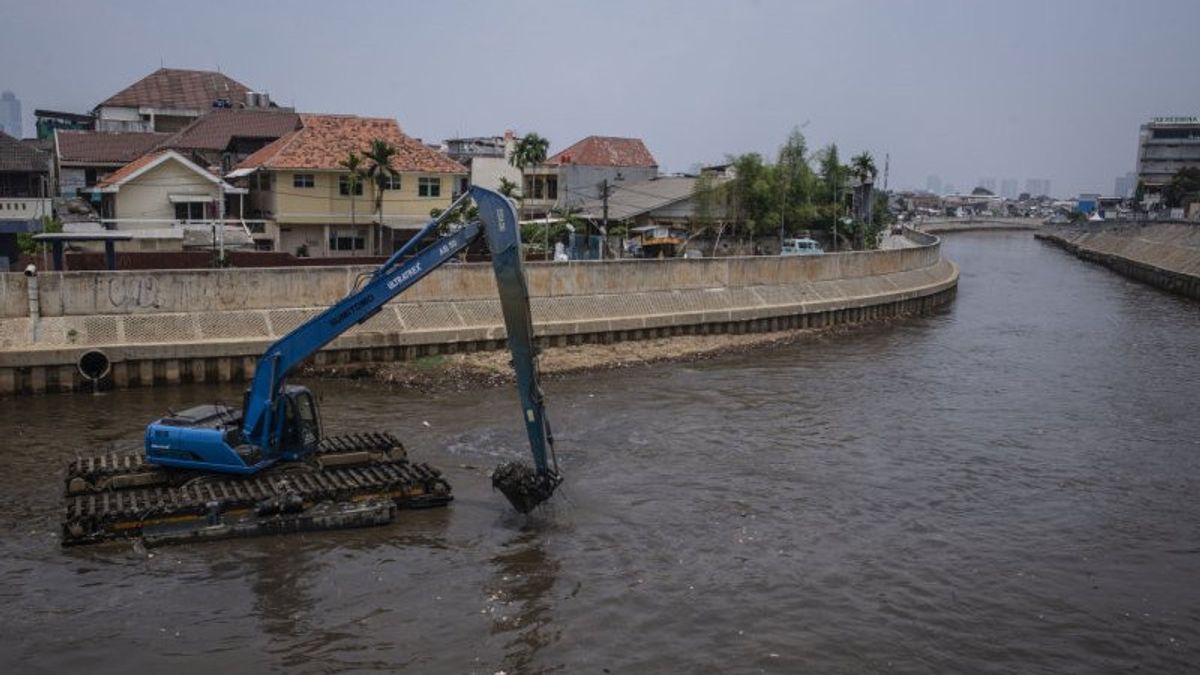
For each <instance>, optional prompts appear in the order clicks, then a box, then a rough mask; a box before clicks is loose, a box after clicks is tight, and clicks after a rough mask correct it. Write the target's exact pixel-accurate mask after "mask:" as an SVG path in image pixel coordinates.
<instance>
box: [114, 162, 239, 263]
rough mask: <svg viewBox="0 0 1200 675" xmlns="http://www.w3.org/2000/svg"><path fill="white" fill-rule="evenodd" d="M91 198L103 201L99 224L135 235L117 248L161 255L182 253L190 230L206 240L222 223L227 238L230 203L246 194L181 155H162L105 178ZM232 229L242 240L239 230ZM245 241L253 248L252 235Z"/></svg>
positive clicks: (136, 163)
mask: <svg viewBox="0 0 1200 675" xmlns="http://www.w3.org/2000/svg"><path fill="white" fill-rule="evenodd" d="M91 192H92V193H93V194H94V195H96V196H98V197H99V198H100V205H99V216H100V222H101V223H102V224H103V225H104V226H105V227H106V228H108V229H116V230H120V231H128V232H133V233H134V239H133V240H132V241H131V242H128V244H126V243H124V242H123V243H122V244H119V245H118V247H119V248H122V249H125V250H154V251H159V250H180V249H181V248H182V247H183V246H184V240H185V234H186V230H188V229H189V228H191V229H195V230H197V231H199V232H200V233H201V234H208V233H209V232H210V231H211V228H212V227H213V225H215V224H217V223H222V224H221V228H222V233H224V231H225V229H226V227H225V225H224V223H223V221H224V220H225V219H226V216H227V212H228V209H227V207H226V202H227V201H229V200H231V199H232V200H236V199H239V198H240V196H241V195H240V194H239V193H242V192H245V191H244V190H240V189H239V188H236V187H234V186H232V185H230V184H229V183H226V182H225V181H224V180H222V179H221V178H220V177H219V176H217V175H215V174H213V173H212V172H210V171H209V170H208V169H206V168H204V167H202V166H200V165H198V164H196V163H195V162H193V161H191V160H190V159H188V158H187V157H185V156H184V155H182V154H180V153H179V152H176V151H175V150H168V149H163V150H153V151H151V152H148V153H146V154H144V155H142V156H141V157H138V158H137V159H135V160H133V161H132V162H129V163H128V164H125V165H124V166H122V167H121V168H119V169H117V170H116V171H114V172H112V173H110V174H108V175H106V176H105V177H104V178H103V179H101V180H100V181H99V182H98V183H96V185H95V187H93V188H92V189H91ZM233 229H235V230H237V231H240V232H242V233H243V234H244V230H243V229H242V228H241V227H240V226H239V227H235V228H233ZM212 238H213V237H211V236H209V239H212ZM221 238H222V239H225V237H221ZM242 239H243V243H245V244H247V245H248V244H249V239H250V238H249V236H248V235H246V236H244V237H242Z"/></svg>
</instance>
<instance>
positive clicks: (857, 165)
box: [850, 150, 879, 246]
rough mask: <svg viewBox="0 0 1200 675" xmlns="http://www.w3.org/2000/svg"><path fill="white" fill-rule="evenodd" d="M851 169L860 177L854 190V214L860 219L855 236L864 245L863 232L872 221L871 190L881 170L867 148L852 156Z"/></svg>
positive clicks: (860, 244)
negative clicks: (876, 166)
mask: <svg viewBox="0 0 1200 675" xmlns="http://www.w3.org/2000/svg"><path fill="white" fill-rule="evenodd" d="M850 170H851V171H853V172H854V176H855V177H856V178H858V182H859V187H857V188H855V190H854V200H855V202H856V204H855V207H856V208H855V209H854V215H855V217H856V218H857V219H858V221H859V222H858V227H857V234H856V237H855V238H856V239H858V244H859V246H862V244H863V239H864V238H863V236H862V235H863V232H864V230H865V229H866V228H868V227H869V224H870V222H871V206H872V204H873V198H872V194H871V191H872V188H873V187H874V182H875V176H876V175H878V174H879V170H878V169H876V168H875V158H874V157H872V156H871V153H869V152H867V151H865V150H864V151H862V152H860V153H858V154H857V155H855V156H853V157H851V158H850Z"/></svg>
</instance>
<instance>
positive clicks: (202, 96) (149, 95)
mask: <svg viewBox="0 0 1200 675" xmlns="http://www.w3.org/2000/svg"><path fill="white" fill-rule="evenodd" d="M249 91H250V88H249V87H247V86H246V85H244V84H242V83H241V82H238V81H237V80H235V79H233V78H231V77H229V76H228V75H225V74H224V73H218V72H215V71H211V70H180V69H176V68H159V69H158V70H156V71H154V72H153V73H150V74H149V75H147V76H146V77H143V78H142V79H140V80H138V81H137V82H134V83H133V84H131V85H129V86H128V87H125V88H124V89H122V90H121V91H119V92H117V93H116V94H113V95H112V96H110V97H108V98H107V99H105V100H104V102H103V103H101V104H100V105H101V106H122V107H138V106H150V107H154V108H176V109H180V108H182V109H193V110H194V109H201V110H207V109H209V108H212V104H213V101H214V100H216V99H219V98H224V99H229V102H230V103H231V104H233V105H235V106H237V105H245V103H246V94H247V93H248V92H249Z"/></svg>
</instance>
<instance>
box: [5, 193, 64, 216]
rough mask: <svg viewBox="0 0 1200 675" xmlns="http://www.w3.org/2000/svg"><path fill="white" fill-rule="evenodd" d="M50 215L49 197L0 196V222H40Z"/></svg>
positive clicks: (51, 212) (52, 212)
mask: <svg viewBox="0 0 1200 675" xmlns="http://www.w3.org/2000/svg"><path fill="white" fill-rule="evenodd" d="M52 215H54V209H53V208H52V207H51V200H50V198H49V197H4V196H0V220H40V219H41V218H43V217H46V216H52Z"/></svg>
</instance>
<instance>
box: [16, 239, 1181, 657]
mask: <svg viewBox="0 0 1200 675" xmlns="http://www.w3.org/2000/svg"><path fill="white" fill-rule="evenodd" d="M945 252H946V254H947V256H948V257H950V258H951V259H953V260H954V261H955V262H957V263H958V264H959V265H960V266H961V268H962V278H961V281H960V287H959V294H958V298H957V300H956V301H955V302H954V303H953V305H952V306H951V307H950V308H949V309H947V310H945V311H944V312H942V313H940V314H937V315H935V316H931V317H926V318H919V319H910V320H905V321H902V322H897V323H894V324H891V325H887V326H876V327H870V328H863V329H859V330H855V331H852V332H850V333H847V334H839V335H828V336H825V337H820V338H814V339H811V340H805V341H801V342H799V343H798V344H793V345H789V346H786V347H780V348H777V349H772V350H765V351H756V352H750V353H744V354H737V355H730V356H725V357H721V358H717V359H713V360H709V361H703V362H699V363H686V364H684V363H680V364H667V365H658V366H653V367H648V368H644V369H627V370H620V371H609V372H602V373H597V374H585V375H574V376H570V377H568V378H566V379H560V380H554V381H551V382H548V383H547V384H546V387H545V389H546V390H547V395H548V397H549V404H550V412H551V415H552V420H553V422H554V424H555V430H556V432H557V436H558V447H559V454H560V459H561V462H562V466H563V470H564V472H565V474H566V476H567V481H566V483H565V484H564V486H563V488H562V489H561V491H560V493H559V495H558V496H556V498H555V499H554V500H553V501H552V503H551V506H550V507H548V508H546V509H544V510H542V511H540V512H538V513H537V514H535V515H534V516H532V517H530V518H525V517H521V516H517V515H516V514H514V513H512V512H511V510H510V509H509V508H508V506H507V503H506V502H505V501H504V499H503V498H502V497H501V496H500V495H499V494H498V493H493V492H491V490H490V488H489V487H488V483H487V478H486V470H487V468H488V467H490V466H492V465H494V464H496V463H497V462H499V461H500V460H504V459H510V458H516V457H519V456H521V455H522V454H523V452H524V450H523V447H522V446H523V438H522V435H523V431H522V429H521V426H520V423H519V419H520V417H519V410H518V407H517V403H516V397H515V394H514V393H513V392H512V391H510V390H509V389H507V388H504V389H484V390H477V391H469V392H446V393H442V394H438V395H434V396H426V395H420V394H416V393H413V392H405V391H394V390H389V389H388V388H387V387H385V386H383V385H379V384H368V383H358V382H348V381H329V380H325V381H315V382H311V383H309V384H310V385H311V386H313V387H314V388H315V389H317V390H319V392H320V394H321V396H322V399H323V400H322V406H323V416H324V418H325V421H326V425H327V427H329V429H330V430H331V431H332V432H335V433H336V432H340V431H351V430H355V429H359V428H364V427H365V428H376V429H386V430H390V431H393V432H395V433H396V434H397V435H399V436H401V437H402V438H404V439H405V440H406V444H407V445H408V447H409V451H410V454H412V455H413V456H414V457H416V458H418V459H421V460H423V461H428V462H430V463H433V464H435V465H437V466H439V467H442V468H444V469H445V471H446V473H447V474H448V476H449V478H450V481H451V483H452V485H454V487H455V494H456V500H455V501H454V502H453V504H451V505H450V507H449V508H446V509H441V510H437V511H430V512H418V513H405V514H403V516H404V517H403V519H402V521H401V522H399V523H397V524H394V525H392V526H388V527H385V528H375V529H369V530H357V531H347V532H325V533H313V534H304V535H292V536H283V537H273V538H260V539H252V540H242V541H235V542H221V543H213V544H203V545H188V546H180V547H172V548H163V549H157V550H152V551H151V552H149V553H147V552H146V551H144V550H142V549H141V548H140V547H135V546H131V545H129V544H117V545H107V546H102V547H96V548H83V549H72V550H65V551H64V550H62V549H60V547H59V545H58V542H57V539H56V538H55V529H56V526H57V522H58V508H59V503H60V502H59V500H60V497H61V488H60V479H59V476H58V474H57V472H58V471H60V470H61V465H62V464H63V463H64V462H65V461H66V460H67V459H68V458H69V457H71V456H73V454H74V453H75V452H76V450H79V449H84V448H88V447H98V446H104V445H107V444H113V443H117V444H129V443H134V444H136V443H137V442H138V439H139V437H140V434H141V430H142V427H143V426H144V424H145V423H146V422H147V421H149V420H150V419H152V418H154V417H156V416H159V415H160V414H162V413H163V412H164V410H165V408H166V407H168V406H171V407H182V406H185V405H187V404H189V403H196V402H204V401H211V400H214V399H223V400H227V401H237V400H239V399H240V393H239V389H238V387H218V386H195V387H180V388H177V389H144V390H132V391H127V392H118V393H112V394H105V395H99V396H90V395H47V396H41V397H31V398H17V399H8V400H5V401H3V402H2V403H0V427H2V428H3V429H4V436H5V438H4V441H3V444H2V448H3V449H2V451H0V672H5V673H42V672H45V673H61V672H171V673H173V674H182V673H207V674H211V673H240V672H255V673H261V672H272V671H274V672H289V673H292V672H295V673H326V672H340V671H353V672H389V671H393V670H407V671H408V672H414V673H443V672H445V673H488V674H492V673H496V672H498V671H505V672H506V673H509V674H512V673H539V672H562V673H610V672H611V673H657V672H688V673H739V672H747V673H753V672H772V673H785V672H786V673H792V672H819V673H864V672H883V671H887V672H902V673H904V672H911V673H922V672H972V673H1033V672H1048V673H1049V672H1054V673H1067V672H1078V673H1099V672H1126V671H1132V670H1139V669H1140V670H1141V672H1154V673H1165V672H1185V671H1188V670H1189V669H1191V668H1194V667H1195V666H1196V664H1197V663H1200V500H1197V499H1196V495H1197V488H1200V433H1198V432H1200V421H1198V420H1197V407H1196V404H1197V398H1196V394H1197V391H1198V390H1200V359H1198V358H1197V353H1196V348H1197V346H1198V345H1200V305H1198V304H1197V303H1194V302H1190V301H1186V300H1183V299H1179V298H1176V297H1172V296H1169V295H1165V294H1163V293H1160V292H1159V291H1156V290H1154V289H1151V288H1149V287H1145V286H1141V285H1138V284H1136V283H1133V282H1130V281H1127V280H1125V279H1123V278H1122V277H1119V276H1117V275H1115V274H1113V273H1111V272H1109V271H1107V270H1105V269H1103V268H1101V267H1098V266H1093V265H1089V264H1087V263H1084V262H1081V261H1079V260H1077V259H1075V258H1073V257H1071V256H1069V255H1068V254H1066V253H1065V252H1063V251H1061V250H1058V249H1055V248H1052V247H1049V246H1046V245H1043V244H1040V243H1038V242H1036V241H1035V240H1034V239H1033V238H1032V236H1031V235H1030V234H1029V233H1025V232H1021V233H971V234H954V235H948V236H947V238H946V242H945ZM50 467H53V469H51V468H50ZM1192 672H1194V671H1192Z"/></svg>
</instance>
